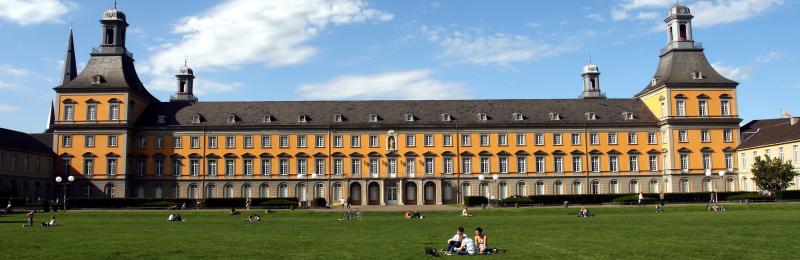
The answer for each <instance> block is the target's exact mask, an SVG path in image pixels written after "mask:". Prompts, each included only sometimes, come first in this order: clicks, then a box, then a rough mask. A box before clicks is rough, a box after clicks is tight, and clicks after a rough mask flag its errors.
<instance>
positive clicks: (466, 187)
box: [461, 182, 472, 196]
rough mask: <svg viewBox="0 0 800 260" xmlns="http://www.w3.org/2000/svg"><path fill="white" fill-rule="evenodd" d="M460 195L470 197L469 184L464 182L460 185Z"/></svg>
mask: <svg viewBox="0 0 800 260" xmlns="http://www.w3.org/2000/svg"><path fill="white" fill-rule="evenodd" d="M461 194H463V195H464V196H472V195H471V194H472V192H470V186H469V182H465V183H462V184H461Z"/></svg>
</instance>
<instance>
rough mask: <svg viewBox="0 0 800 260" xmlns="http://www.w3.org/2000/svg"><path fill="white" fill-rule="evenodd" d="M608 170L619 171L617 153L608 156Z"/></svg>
mask: <svg viewBox="0 0 800 260" xmlns="http://www.w3.org/2000/svg"><path fill="white" fill-rule="evenodd" d="M608 170H609V171H611V172H619V158H618V157H617V156H616V155H610V156H608Z"/></svg>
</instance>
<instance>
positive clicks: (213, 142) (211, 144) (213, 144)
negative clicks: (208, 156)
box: [208, 136, 217, 149]
mask: <svg viewBox="0 0 800 260" xmlns="http://www.w3.org/2000/svg"><path fill="white" fill-rule="evenodd" d="M208 148H211V149H216V148H217V137H216V136H209V137H208Z"/></svg>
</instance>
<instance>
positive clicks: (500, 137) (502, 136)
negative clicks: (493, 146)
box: [497, 134, 508, 146]
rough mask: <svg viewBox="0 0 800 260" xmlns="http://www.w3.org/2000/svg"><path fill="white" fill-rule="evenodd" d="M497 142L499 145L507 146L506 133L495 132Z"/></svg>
mask: <svg viewBox="0 0 800 260" xmlns="http://www.w3.org/2000/svg"><path fill="white" fill-rule="evenodd" d="M497 143H498V145H500V146H507V145H508V135H506V134H497Z"/></svg>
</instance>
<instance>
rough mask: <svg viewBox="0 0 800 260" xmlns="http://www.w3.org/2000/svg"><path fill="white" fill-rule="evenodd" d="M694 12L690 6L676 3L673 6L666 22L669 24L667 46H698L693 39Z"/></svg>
mask: <svg viewBox="0 0 800 260" xmlns="http://www.w3.org/2000/svg"><path fill="white" fill-rule="evenodd" d="M692 18H694V16H693V15H692V12H691V11H690V10H689V7H686V6H683V5H680V4H676V5H675V6H673V7H672V8H671V9H670V10H669V13H668V14H667V18H665V19H664V22H665V23H666V24H667V34H668V35H667V37H668V40H669V45H668V46H667V48H684V49H685V48H696V47H697V46H695V45H694V40H692Z"/></svg>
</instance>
